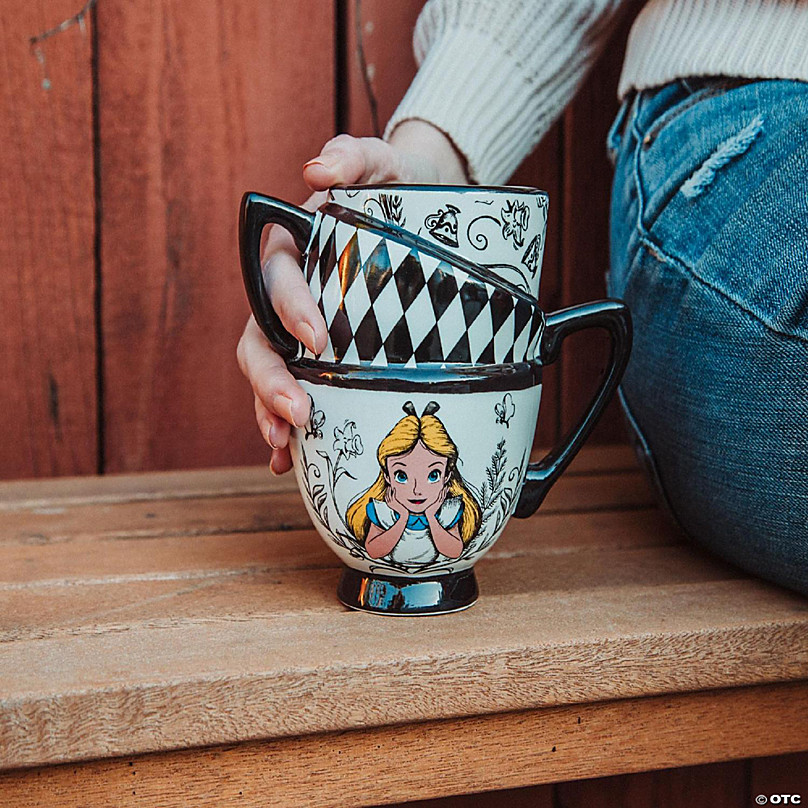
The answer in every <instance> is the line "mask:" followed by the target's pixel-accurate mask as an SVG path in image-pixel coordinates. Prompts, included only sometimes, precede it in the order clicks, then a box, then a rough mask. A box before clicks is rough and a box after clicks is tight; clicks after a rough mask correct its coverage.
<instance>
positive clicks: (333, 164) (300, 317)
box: [237, 120, 467, 474]
mask: <svg viewBox="0 0 808 808" xmlns="http://www.w3.org/2000/svg"><path fill="white" fill-rule="evenodd" d="M303 179H304V180H305V182H306V184H307V185H308V186H309V188H311V189H312V190H313V191H314V192H315V193H313V194H312V196H310V197H309V199H308V200H307V201H306V202H305V204H304V205H303V207H304V208H306V209H307V210H312V211H313V210H316V209H317V208H318V207H319V206H320V205H321V204H322V203H323V202H324V201H325V200H326V191H327V189H328V188H330V187H332V186H334V185H355V184H370V183H384V182H422V183H429V182H444V183H465V182H467V180H466V175H465V167H464V163H463V160H462V158H461V157H460V155H459V154H458V152H457V151H456V150H455V149H454V146H453V145H452V144H451V141H449V140H448V138H446V136H445V135H443V134H442V133H441V132H440V131H439V130H438V129H436V128H435V127H433V126H432V125H431V124H428V123H426V122H424V121H415V120H413V121H404V122H403V123H402V124H400V125H399V126H398V127H396V129H395V131H394V132H393V135H392V136H391V138H390V141H389V142H385V141H383V140H380V139H378V138H355V137H351V136H350V135H338V136H337V137H335V138H333V139H332V140H329V141H328V143H326V144H325V146H323V149H322V151H321V152H320V154H319V155H318V156H317V157H315V158H314V159H313V160H310V161H309V162H308V163H306V164H305V165H304V166H303ZM263 266H264V278H265V281H266V287H267V292H268V294H269V297H270V300H271V302H272V306H273V308H274V309H275V311H276V312H277V314H278V316H279V317H280V320H281V322H282V323H283V326H284V328H286V330H287V331H289V332H290V333H291V334H293V335H294V336H295V337H296V338H297V339H298V340H300V342H302V343H303V344H304V345H305V346H306V347H307V348H308V349H309V350H310V351H311V352H312V353H314V354H318V353H320V352H322V351H323V350H324V349H325V346H326V344H327V339H328V335H327V332H326V324H325V321H324V320H323V317H322V315H321V314H320V311H319V309H318V308H317V305H316V304H315V302H314V299H313V298H312V296H311V294H310V293H309V290H308V287H307V286H306V282H305V279H304V276H303V273H302V272H301V271H300V253H299V252H298V250H297V249H296V247H295V245H294V241H293V239H292V236H291V235H290V234H289V233H288V232H287V231H286V230H284V229H283V228H281V227H271V228H270V232H269V237H268V240H267V245H266V249H265V251H264V256H263ZM237 356H238V362H239V367H240V368H241V370H242V372H243V373H244V375H245V376H246V377H247V379H248V380H249V382H250V384H251V385H252V389H253V393H254V395H255V418H256V421H257V423H258V427H259V429H260V430H261V435H262V436H263V438H264V440H265V441H266V442H267V443H268V444H269V446H270V448H271V449H272V456H271V458H270V463H269V468H270V470H271V471H272V472H273V473H274V474H282V473H284V472H286V471H289V469H291V467H292V459H291V455H290V454H289V433H290V425H293V426H298V427H302V426H304V425H305V424H306V422H307V421H308V417H309V399H308V396H307V395H306V393H305V392H304V391H303V388H302V387H301V386H300V385H299V384H298V383H297V381H295V379H294V377H293V376H292V374H291V373H290V372H289V370H288V369H287V367H286V364H285V363H284V361H283V359H282V358H281V357H280V356H279V355H278V354H277V353H276V352H275V351H274V350H273V349H272V347H271V346H270V344H269V342H268V341H267V339H266V337H265V336H264V334H263V332H262V331H261V329H260V328H259V326H258V324H257V323H256V322H255V318H254V317H250V319H249V320H248V321H247V325H246V327H245V329H244V333H243V334H242V335H241V339H240V340H239V344H238V350H237Z"/></svg>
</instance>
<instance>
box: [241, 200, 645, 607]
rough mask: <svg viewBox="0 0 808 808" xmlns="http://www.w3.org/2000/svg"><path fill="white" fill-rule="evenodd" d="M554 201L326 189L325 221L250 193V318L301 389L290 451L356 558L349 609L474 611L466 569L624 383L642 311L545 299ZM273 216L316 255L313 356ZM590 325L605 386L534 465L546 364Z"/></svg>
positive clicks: (245, 257) (561, 463) (337, 539)
mask: <svg viewBox="0 0 808 808" xmlns="http://www.w3.org/2000/svg"><path fill="white" fill-rule="evenodd" d="M333 200H339V201H340V202H343V203H350V204H353V205H354V207H353V209H350V208H348V207H346V206H345V204H338V203H337V202H336V201H333ZM546 212H547V197H546V195H545V194H543V193H542V192H539V191H532V192H531V191H529V190H527V191H525V190H523V191H514V189H507V188H506V189H495V188H491V189H484V188H483V189H480V188H477V189H474V190H470V189H468V188H466V189H463V190H461V189H460V188H458V187H454V188H452V187H449V188H447V187H439V186H421V187H417V188H416V187H414V186H410V187H407V188H405V187H402V186H384V187H382V186H376V187H372V186H369V187H366V188H364V189H358V188H353V189H350V188H346V189H334V190H333V191H332V201H330V202H327V203H326V204H324V205H323V206H322V207H321V208H320V209H319V210H318V211H317V212H316V213H310V212H308V211H305V210H302V209H301V208H298V207H296V206H294V205H290V204H289V203H287V202H283V201H282V200H279V199H274V198H272V197H266V196H263V195H261V194H256V193H247V194H245V195H244V197H243V199H242V205H241V211H240V217H239V245H240V252H241V265H242V277H243V279H244V284H245V289H246V290H247V297H248V299H249V301H250V306H251V308H252V311H253V314H254V316H255V320H256V322H257V323H258V325H259V326H260V328H261V330H262V331H263V333H264V335H265V336H266V338H267V340H268V341H269V343H270V345H271V346H272V347H273V348H274V350H275V351H277V353H278V354H279V355H280V356H281V357H283V359H284V360H285V361H286V362H287V367H288V369H289V371H290V372H291V373H292V375H293V376H294V377H295V378H296V379H297V380H298V382H299V383H300V384H301V385H302V386H303V389H304V390H306V392H307V393H308V395H309V400H310V412H309V419H308V423H307V424H306V425H305V427H304V428H302V429H294V430H293V431H292V435H291V439H290V448H291V452H292V459H293V462H294V468H295V474H296V476H297V481H298V484H299V486H300V491H301V493H302V495H303V500H304V502H305V505H306V508H307V510H308V513H309V515H310V517H311V519H312V522H313V523H314V525H315V527H316V528H317V530H318V532H319V533H320V535H321V536H322V537H323V539H324V540H325V541H326V543H327V544H328V545H329V546H330V547H331V548H332V549H333V550H334V552H335V553H336V554H337V556H338V557H339V558H340V559H341V560H342V561H343V562H344V564H345V565H346V567H345V569H344V570H343V574H342V578H341V580H340V583H339V585H338V587H337V596H338V597H339V599H340V600H341V601H342V603H344V604H345V605H347V606H349V607H351V608H355V609H362V610H366V611H371V612H376V613H380V614H388V615H415V614H421V615H423V614H440V613H443V612H449V611H457V610H460V609H465V608H467V607H468V606H470V605H471V604H472V603H474V601H475V600H476V598H477V594H478V588H477V583H476V579H475V577H474V572H473V569H472V568H473V565H474V564H475V563H476V562H477V561H478V560H479V559H480V558H482V556H484V555H485V553H486V552H487V551H488V550H489V549H490V548H491V546H492V545H493V544H494V542H495V541H497V539H498V538H499V536H500V534H501V533H502V531H503V529H504V527H505V525H506V523H507V521H508V519H509V518H510V517H511V516H512V515H513V516H516V517H517V518H525V517H527V516H530V515H531V514H533V513H534V512H535V511H536V509H537V508H538V507H539V506H540V505H541V503H542V501H543V499H544V497H545V496H546V494H547V492H548V491H549V490H550V488H551V487H552V485H553V484H554V483H555V482H556V480H557V479H558V478H559V476H560V475H561V473H562V472H563V471H564V469H565V468H566V467H567V465H568V464H569V463H570V461H571V460H572V458H573V457H574V456H575V454H576V452H577V451H578V450H579V449H580V447H581V446H582V444H583V442H584V441H585V440H586V438H587V436H588V435H589V434H590V433H591V431H592V429H593V427H594V425H595V423H596V422H597V420H598V418H599V417H600V415H601V413H602V412H603V410H604V407H605V406H606V404H607V402H608V401H609V399H610V398H611V396H612V395H613V394H614V391H615V390H616V388H617V384H618V383H619V381H620V378H621V376H622V374H623V371H624V370H625V367H626V363H627V362H628V357H629V353H630V350H631V334H632V326H631V317H630V314H629V312H628V310H627V308H626V307H625V305H624V304H623V303H622V302H621V301H616V300H601V301H594V302H592V303H586V304H581V305H578V306H573V307H570V308H566V309H562V310H560V311H557V312H553V313H551V314H548V315H545V314H544V313H543V312H542V311H541V309H540V308H539V306H538V303H537V300H536V296H535V295H536V294H537V292H538V283H539V277H538V276H539V266H540V263H541V254H542V249H543V244H544V228H545V225H546V221H547V219H546ZM269 224H277V225H280V226H282V227H284V228H285V229H286V230H287V231H288V232H289V234H290V235H291V236H292V238H293V240H294V242H295V245H296V247H297V248H298V249H299V250H300V252H301V255H302V256H303V258H304V262H303V271H304V274H305V279H306V282H307V283H308V288H309V290H310V291H311V293H312V295H313V297H314V300H315V301H316V303H317V305H318V307H319V309H320V311H321V312H322V313H323V316H324V318H325V321H326V325H327V328H328V345H327V347H326V349H325V351H324V352H323V353H321V354H319V355H317V356H312V355H311V354H309V353H307V352H306V351H304V349H303V346H302V345H301V343H300V342H299V341H298V340H297V338H296V337H295V336H293V335H292V334H290V333H289V331H288V330H287V329H286V328H285V326H284V324H283V322H282V320H281V318H280V317H279V315H278V313H277V312H276V311H275V309H274V308H273V305H272V300H271V298H270V297H269V295H268V293H267V289H266V284H265V279H264V272H263V268H262V266H261V234H262V231H263V229H264V228H265V227H266V226H267V225H269ZM484 227H490V228H493V229H492V230H490V231H489V232H488V234H487V235H486V233H485V232H483V230H482V228H484ZM475 228H480V230H477V229H475ZM452 250H453V251H454V252H452ZM475 251H476V252H477V253H479V255H474V252H475ZM465 253H467V254H468V255H471V256H472V259H474V260H470V259H469V257H468V255H467V254H465ZM590 328H594V329H597V330H599V331H600V332H602V333H603V334H604V335H605V336H606V337H607V338H608V339H609V341H610V346H611V354H610V358H609V361H608V363H607V368H606V370H605V373H604V374H603V376H602V378H601V380H600V383H599V385H598V386H597V389H596V391H595V393H594V397H593V398H592V401H591V402H590V404H589V407H588V408H587V409H586V410H585V411H584V412H583V413H582V415H581V417H580V420H579V422H578V423H577V425H576V426H575V427H573V429H571V430H570V431H569V433H568V434H567V435H566V436H565V438H564V439H563V440H562V441H561V442H560V444H559V445H558V446H556V447H554V448H553V449H552V450H551V451H550V452H549V453H548V454H547V455H546V456H545V457H544V458H542V459H541V460H539V461H537V462H534V463H528V455H529V452H530V449H531V446H532V443H533V434H534V432H535V429H536V421H537V417H538V413H539V401H540V398H541V376H542V372H543V368H544V367H545V366H546V365H549V364H552V363H553V362H555V361H556V360H557V359H558V357H559V354H560V350H561V346H562V344H563V343H564V341H565V339H566V338H567V337H568V336H570V335H571V334H574V333H576V332H578V331H581V330H583V329H590Z"/></svg>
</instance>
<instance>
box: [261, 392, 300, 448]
mask: <svg viewBox="0 0 808 808" xmlns="http://www.w3.org/2000/svg"><path fill="white" fill-rule="evenodd" d="M255 420H256V423H257V424H258V428H259V429H260V430H261V436H262V437H263V438H264V440H265V441H266V442H267V443H268V444H269V447H270V448H271V449H284V448H286V446H287V444H288V443H289V433H290V431H291V427H290V426H289V422H288V421H284V420H283V418H281V417H280V416H278V415H275V413H273V412H271V411H270V410H268V409H267V408H266V407H265V406H264V402H263V401H261V399H260V398H258V396H255Z"/></svg>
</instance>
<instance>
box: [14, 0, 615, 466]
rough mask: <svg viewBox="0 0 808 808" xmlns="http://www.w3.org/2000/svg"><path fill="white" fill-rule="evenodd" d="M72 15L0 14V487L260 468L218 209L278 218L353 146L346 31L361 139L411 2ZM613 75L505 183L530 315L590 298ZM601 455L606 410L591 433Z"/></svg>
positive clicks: (609, 63)
mask: <svg viewBox="0 0 808 808" xmlns="http://www.w3.org/2000/svg"><path fill="white" fill-rule="evenodd" d="M82 2H83V0H53V2H50V3H48V4H34V5H31V6H30V7H29V6H26V5H25V4H23V5H22V6H21V5H20V4H19V3H18V2H16V0H0V18H1V19H2V21H3V40H4V47H5V52H6V59H5V60H4V61H3V62H2V63H0V72H1V73H2V74H3V85H4V87H5V90H6V91H5V92H4V93H3V95H2V102H1V103H2V104H3V113H4V114H3V118H2V119H3V120H4V121H7V122H8V125H6V126H4V127H3V128H2V133H1V134H0V144H2V149H3V155H4V156H5V157H6V161H5V164H6V172H5V181H4V182H3V183H2V190H0V217H2V221H3V223H4V228H3V231H4V232H3V238H2V242H0V243H1V244H2V247H0V250H1V251H2V252H0V262H1V263H2V273H0V293H2V300H3V310H4V316H3V318H2V320H0V340H1V341H2V342H0V348H1V349H2V350H0V357H1V358H0V362H2V368H3V371H4V377H3V378H4V384H3V385H2V386H1V387H0V411H1V412H3V413H4V419H3V420H4V428H3V429H2V430H0V477H5V478H10V477H27V476H49V475H61V474H83V473H91V472H96V471H102V472H113V471H134V470H143V469H163V468H192V467H199V466H216V465H228V464H237V463H250V462H260V461H261V460H262V459H265V458H266V450H265V448H264V446H263V444H262V442H261V440H260V438H259V436H258V432H257V429H256V428H255V425H254V423H253V415H252V404H251V394H250V391H249V388H248V386H247V384H246V382H245V381H244V380H243V379H242V378H241V375H240V373H239V371H238V368H237V366H236V363H235V360H234V351H235V345H236V342H237V340H238V336H239V334H240V331H241V328H242V326H243V323H244V321H245V318H246V315H247V307H246V302H245V297H244V293H243V290H242V288H241V281H240V277H239V271H238V265H237V256H236V230H235V227H236V211H237V205H238V201H239V198H240V196H241V193H242V192H243V191H244V190H246V189H247V188H252V189H256V190H266V191H269V192H271V193H273V194H275V195H277V196H281V197H284V198H287V199H290V200H302V199H303V198H305V196H306V195H307V192H306V189H305V187H304V185H303V182H302V179H301V176H300V168H301V166H302V164H303V162H304V161H305V160H306V159H307V158H309V157H311V156H313V155H314V154H316V153H317V151H318V149H319V147H320V146H321V145H322V144H323V142H324V141H325V140H327V139H328V138H329V137H331V136H332V135H333V134H335V133H336V132H337V131H340V130H342V131H348V132H351V133H353V134H357V135H367V134H372V133H373V124H372V120H371V114H370V106H369V102H368V95H367V92H366V89H365V85H364V80H363V76H362V73H361V71H360V64H359V58H358V55H357V51H358V49H357V30H358V27H359V28H361V31H362V42H363V48H364V53H365V58H366V63H367V65H368V67H369V71H370V73H371V75H372V86H373V92H374V94H375V97H376V98H377V99H378V120H379V122H380V124H381V125H382V126H383V125H384V122H385V121H386V120H387V118H388V117H389V116H390V114H391V112H392V111H393V109H394V108H395V106H396V104H397V103H398V101H399V100H400V98H401V97H402V95H403V94H404V92H405V91H406V88H407V86H408V84H409V81H410V80H411V78H412V76H413V75H414V73H415V70H416V66H415V61H414V58H413V56H412V47H411V34H412V29H413V26H414V24H415V20H416V18H417V16H418V12H419V11H420V8H421V5H422V0H399V1H398V2H396V3H390V2H385V0H364V2H363V3H362V4H361V5H360V4H359V3H357V2H356V0H331V2H326V0H298V2H295V3H287V2H284V1H283V0H241V2H239V3H228V2H226V0H201V2H199V3H194V4H188V3H182V2H180V0H132V2H127V3H124V2H122V1H121V0H97V3H96V4H95V6H94V7H91V8H89V9H87V10H86V13H85V14H84V15H82V17H81V20H80V22H81V24H79V23H78V21H77V19H76V18H75V15H76V13H77V12H78V11H79V10H81V8H82V5H81V3H82ZM90 6H92V3H91V4H90ZM71 18H73V19H72V23H71V24H69V25H67V26H64V30H62V31H60V32H58V33H55V34H53V35H52V36H49V37H47V38H45V39H42V40H41V41H39V42H38V43H37V45H36V47H32V46H31V45H30V39H31V37H35V36H37V35H38V34H40V33H42V32H44V31H47V30H49V29H52V28H54V27H56V26H58V25H59V24H60V23H61V22H62V21H64V20H68V19H71ZM619 64H620V48H619V47H615V48H611V49H610V52H609V54H608V55H607V56H606V58H605V59H604V60H603V62H602V64H601V66H599V68H598V70H597V71H596V73H595V75H594V76H593V79H592V80H591V81H590V82H589V84H588V85H587V86H586V87H585V88H584V90H583V91H582V93H581V94H580V96H579V97H578V98H577V99H576V101H575V102H574V104H573V105H572V106H571V107H570V109H569V110H568V111H567V113H566V114H565V116H564V118H563V119H562V120H561V121H559V123H558V124H557V125H556V126H555V127H554V128H553V129H552V131H551V132H550V133H549V134H548V135H547V137H546V138H545V139H544V141H543V142H542V143H541V144H540V146H539V148H538V149H537V150H536V151H535V153H534V154H533V155H531V156H530V157H529V158H528V159H527V160H526V161H525V163H524V164H523V165H522V166H521V167H520V169H519V170H518V171H517V172H516V174H515V176H514V177H513V181H514V182H516V183H520V184H527V185H537V186H540V187H542V188H545V189H546V190H548V191H549V193H550V196H551V207H550V211H551V213H550V224H549V234H548V243H547V251H546V256H545V265H544V271H543V280H542V293H541V294H542V303H543V305H544V307H545V309H547V310H548V311H549V310H553V309H556V308H558V307H560V306H562V305H567V304H570V303H573V302H581V301H583V300H588V299H593V298H596V297H599V296H602V295H603V273H604V271H605V268H606V260H607V247H606V229H605V228H606V212H607V208H606V206H607V199H608V186H609V167H608V164H607V163H606V162H605V157H604V148H603V134H604V132H605V129H606V127H607V126H608V124H609V121H610V120H611V117H612V115H613V114H614V110H615V107H616V102H615V101H614V86H615V84H616V80H617V73H618V70H619ZM580 121H586V123H587V125H586V126H582V125H579V122H580ZM593 187H594V188H595V190H596V192H595V193H592V188H593ZM579 339H581V338H577V337H576V338H574V339H573V340H571V342H572V343H573V344H572V346H571V347H572V350H567V351H566V353H565V356H564V359H563V361H560V362H558V363H557V365H556V366H555V367H553V368H552V369H551V370H550V372H549V373H548V374H547V375H548V377H549V378H548V382H547V385H546V388H545V394H544V398H543V404H542V416H541V419H540V425H539V430H538V437H537V440H538V441H539V442H541V443H543V444H548V443H550V442H552V441H553V440H554V439H556V438H557V437H558V435H559V434H560V433H561V431H563V430H565V429H566V428H568V427H569V426H570V425H571V423H572V422H573V421H574V419H575V418H576V417H577V415H578V413H579V412H580V411H581V410H582V408H583V407H584V405H585V403H586V401H587V399H588V397H589V395H590V393H591V390H592V388H593V386H594V382H595V379H596V378H597V376H598V374H599V372H600V370H601V367H602V357H601V353H599V352H598V350H597V349H595V350H592V349H591V346H588V345H586V346H583V349H581V348H580V347H579V346H578V345H576V344H575V343H576V342H577V340H579ZM622 437H623V434H622V426H621V424H620V422H619V418H618V417H617V416H616V408H613V411H612V412H611V413H609V414H608V415H607V416H606V418H605V419H604V422H603V424H602V426H601V427H600V428H599V431H598V435H597V439H598V440H601V441H613V440H621V439H622Z"/></svg>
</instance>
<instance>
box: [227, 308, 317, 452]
mask: <svg viewBox="0 0 808 808" xmlns="http://www.w3.org/2000/svg"><path fill="white" fill-rule="evenodd" d="M237 356H238V362H239V367H240V368H241V371H242V373H243V374H244V375H245V376H246V377H247V379H248V380H249V382H250V384H251V385H252V389H253V393H255V396H256V398H257V399H258V400H259V401H260V403H261V405H262V406H263V407H264V409H265V410H266V414H267V415H271V416H273V417H276V418H277V419H278V420H281V421H285V422H286V423H287V427H288V424H292V425H293V426H299V427H302V426H304V425H305V424H306V422H307V421H308V418H309V408H310V405H309V397H308V396H307V395H306V393H305V392H304V391H303V388H302V387H301V386H300V385H299V384H298V383H297V382H296V381H295V379H294V377H293V376H292V374H291V373H289V371H288V370H287V368H286V364H285V363H284V361H283V359H282V358H281V357H280V356H278V354H276V353H275V352H274V351H273V350H272V348H271V347H270V346H269V343H268V342H267V340H266V338H265V337H264V335H263V334H262V333H261V330H260V329H259V328H258V325H257V324H256V322H255V319H254V318H252V317H251V318H250V319H249V321H248V322H247V326H246V328H245V329H244V333H243V334H242V335H241V339H240V340H239V344H238V350H237ZM260 415H263V413H260ZM258 416H259V410H258V408H257V406H256V417H258ZM265 420H266V432H265V431H264V426H263V425H262V423H261V421H260V420H259V427H260V428H261V430H262V434H264V436H265V438H267V442H268V443H270V445H272V444H274V445H275V446H277V447H279V448H280V447H282V446H285V445H286V442H287V441H288V439H289V436H288V434H285V432H284V430H283V428H282V426H280V425H279V424H278V423H277V422H274V421H272V420H271V419H269V418H265ZM273 426H274V427H275V431H274V432H273V431H272V428H273ZM270 437H271V438H272V440H271V441H270V440H269V438H270Z"/></svg>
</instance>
